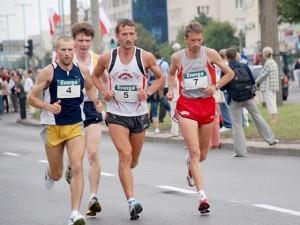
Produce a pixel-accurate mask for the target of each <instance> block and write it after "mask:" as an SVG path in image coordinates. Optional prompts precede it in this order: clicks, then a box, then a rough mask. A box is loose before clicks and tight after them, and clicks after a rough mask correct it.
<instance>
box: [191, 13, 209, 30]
mask: <svg viewBox="0 0 300 225" xmlns="http://www.w3.org/2000/svg"><path fill="white" fill-rule="evenodd" d="M195 20H196V21H198V22H199V23H200V24H201V25H202V26H203V27H205V26H207V25H208V24H209V23H210V22H212V21H213V19H212V18H211V17H208V16H206V15H205V14H204V13H200V15H199V16H197V17H195Z"/></svg>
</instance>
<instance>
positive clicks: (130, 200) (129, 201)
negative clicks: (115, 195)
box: [127, 198, 135, 205]
mask: <svg viewBox="0 0 300 225" xmlns="http://www.w3.org/2000/svg"><path fill="white" fill-rule="evenodd" d="M127 202H128V204H129V205H131V204H132V203H134V202H135V198H129V199H128V200H127Z"/></svg>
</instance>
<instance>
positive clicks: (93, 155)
mask: <svg viewBox="0 0 300 225" xmlns="http://www.w3.org/2000/svg"><path fill="white" fill-rule="evenodd" d="M88 160H89V162H90V163H97V162H98V161H99V159H98V152H97V151H93V152H89V153H88Z"/></svg>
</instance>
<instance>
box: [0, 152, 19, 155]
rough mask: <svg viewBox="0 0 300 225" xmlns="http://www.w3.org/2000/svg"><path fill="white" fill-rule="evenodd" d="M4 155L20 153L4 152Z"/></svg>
mask: <svg viewBox="0 0 300 225" xmlns="http://www.w3.org/2000/svg"><path fill="white" fill-rule="evenodd" d="M3 155H10V156H19V154H16V153H12V152H3Z"/></svg>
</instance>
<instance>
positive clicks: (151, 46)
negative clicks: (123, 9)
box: [136, 24, 158, 53]
mask: <svg viewBox="0 0 300 225" xmlns="http://www.w3.org/2000/svg"><path fill="white" fill-rule="evenodd" d="M137 32H138V40H137V41H136V46H138V47H139V48H142V49H145V50H146V51H149V52H153V53H154V52H156V51H157V50H158V49H157V46H158V45H157V42H156V39H155V38H153V37H152V36H151V33H150V32H148V31H147V30H146V29H145V27H144V26H143V25H142V24H138V25H137Z"/></svg>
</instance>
